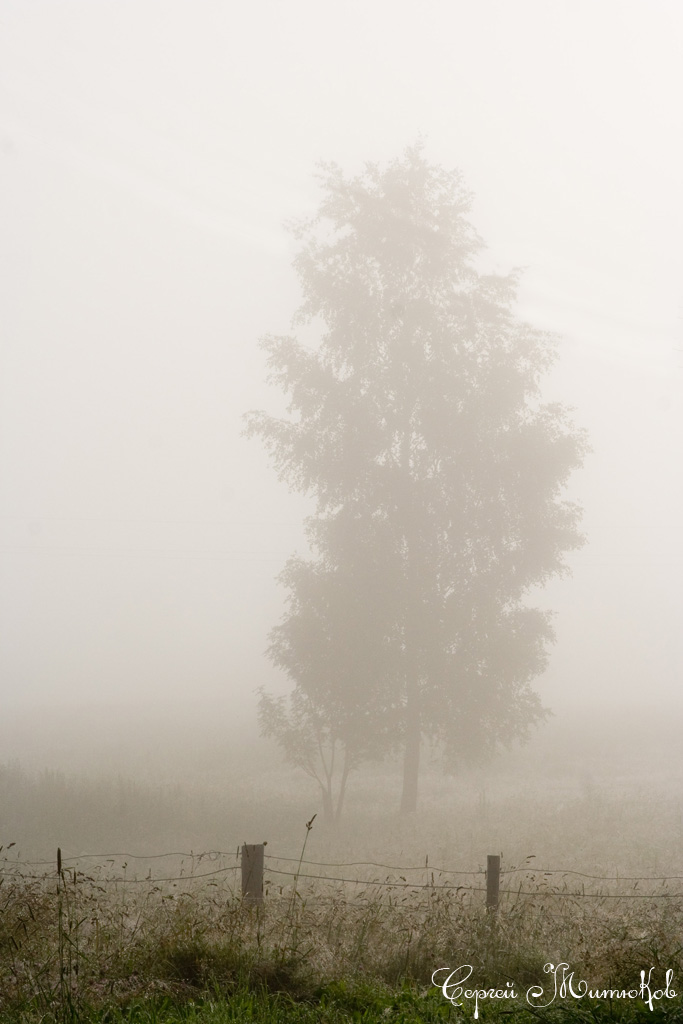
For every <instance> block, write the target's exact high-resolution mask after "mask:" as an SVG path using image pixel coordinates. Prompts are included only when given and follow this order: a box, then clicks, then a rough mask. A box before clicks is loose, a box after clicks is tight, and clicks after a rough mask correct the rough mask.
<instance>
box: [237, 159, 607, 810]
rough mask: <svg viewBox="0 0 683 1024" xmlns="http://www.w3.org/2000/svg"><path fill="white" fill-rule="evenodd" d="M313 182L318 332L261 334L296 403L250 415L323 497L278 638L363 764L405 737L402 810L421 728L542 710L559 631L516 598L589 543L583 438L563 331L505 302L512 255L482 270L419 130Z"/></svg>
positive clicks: (449, 749) (465, 742)
mask: <svg viewBox="0 0 683 1024" xmlns="http://www.w3.org/2000/svg"><path fill="white" fill-rule="evenodd" d="M321 184H322V189H323V200H322V202H321V205H320V208H319V210H318V213H317V214H316V216H315V217H313V218H311V219H309V220H307V221H303V222H301V223H299V224H298V225H297V227H296V229H295V234H296V237H297V239H298V241H299V243H300V249H299V253H298V255H297V257H296V259H295V262H294V266H295V269H296V271H297V273H298V277H299V280H300V283H301V287H302V290H303V304H302V306H301V308H300V310H299V311H298V313H297V315H296V317H295V319H294V324H293V326H294V327H304V328H305V329H306V330H307V332H308V333H309V334H310V335H313V336H315V338H316V343H315V345H314V347H313V348H308V347H306V346H304V345H303V344H302V343H300V342H299V341H298V340H297V339H296V338H295V337H293V336H286V337H267V338H265V339H264V341H263V345H264V347H265V350H266V352H267V358H268V366H269V372H270V379H271V381H272V382H273V383H274V384H275V385H277V386H278V387H280V388H281V389H282V390H283V391H284V392H285V393H286V394H287V396H288V399H289V406H288V415H287V417H285V418H274V417H270V416H268V415H266V414H265V413H263V412H261V413H252V414H250V415H249V420H248V431H249V432H251V433H252V434H257V435H259V436H260V437H261V438H262V439H263V441H264V442H265V444H266V446H267V448H268V450H269V451H270V453H271V456H272V459H273V462H274V465H275V467H276V469H277V471H278V473H279V475H280V478H281V479H282V480H283V481H285V482H287V483H288V484H289V485H290V486H292V487H294V488H296V489H297V490H299V491H303V492H306V493H309V494H312V495H314V496H315V499H316V510H315V513H314V515H313V516H312V517H311V518H310V520H309V521H308V523H307V530H308V537H309V540H310V544H311V548H312V550H313V552H314V557H313V558H311V559H309V560H304V559H300V558H297V559H294V560H292V561H291V562H290V563H288V565H287V567H286V569H285V572H284V573H283V576H282V582H283V583H284V585H285V586H286V587H287V588H288V590H289V593H290V604H289V609H288V612H287V614H286V616H285V618H284V620H283V622H282V623H281V624H280V625H279V626H278V627H276V629H275V630H274V631H273V634H272V636H271V647H270V655H271V657H272V659H273V660H274V662H275V663H276V664H277V665H279V666H280V667H281V668H283V669H284V670H285V671H286V672H287V674H288V675H289V676H290V678H291V679H292V681H293V683H294V696H295V700H297V701H299V700H304V702H305V705H306V708H307V709H308V710H307V711H306V712H305V713H303V718H304V719H305V718H306V717H307V716H309V717H310V721H313V719H314V717H315V715H323V717H324V719H325V721H326V722H327V723H328V725H327V728H329V729H330V730H332V732H333V733H334V734H335V736H336V737H337V739H338V740H339V742H340V743H341V745H342V746H343V747H344V748H345V749H346V750H347V751H348V753H349V756H350V758H351V761H352V762H353V763H354V764H356V763H358V762H359V761H360V760H362V759H363V758H364V757H367V756H368V755H369V753H370V752H371V751H372V750H373V749H374V750H376V751H379V750H380V749H383V748H385V747H386V746H387V745H389V744H398V745H400V746H401V748H402V749H403V751H404V788H403V800H402V806H403V808H404V809H406V810H410V809H413V808H414V807H415V805H416V800H417V778H418V770H419V757H420V740H421V737H425V736H426V737H429V738H431V739H432V740H434V741H436V742H438V743H439V744H440V745H441V746H442V748H443V750H444V752H445V753H446V755H447V757H451V758H454V757H457V756H459V755H463V754H464V755H467V756H472V755H473V753H475V752H477V751H478V752H481V751H484V750H489V749H492V748H494V747H495V746H496V744H497V743H499V742H500V741H504V740H510V739H512V738H514V737H520V738H523V737H524V736H525V735H526V734H527V732H528V730H529V728H530V727H531V726H533V725H534V724H535V723H537V722H538V721H539V720H540V719H541V718H542V717H543V715H544V710H543V708H542V705H541V703H540V700H539V698H538V696H537V694H536V693H535V692H534V691H533V689H532V688H531V685H530V684H531V681H532V680H533V679H534V678H535V677H536V676H538V674H539V673H540V672H542V671H543V669H544V667H545V665H546V660H547V650H548V645H549V644H550V643H551V641H552V639H553V632H552V628H551V624H550V619H549V615H548V613H545V612H542V611H540V610H538V609H535V608H530V607H527V606H526V604H525V603H524V598H525V595H527V594H528V592H529V591H530V589H531V588H533V587H537V586H539V585H543V584H544V583H546V582H547V581H548V580H549V579H551V578H552V577H554V576H557V575H562V574H564V573H565V572H566V571H567V568H566V563H565V554H566V552H567V551H569V550H571V549H573V548H576V547H578V546H580V544H581V543H582V537H581V535H580V533H579V530H578V527H579V520H580V510H579V508H578V507H577V506H576V505H575V504H573V503H572V502H570V501H568V500H566V498H565V496H564V488H565V485H566V483H567V480H568V478H569V476H570V474H571V473H572V471H573V470H575V469H576V468H577V467H578V466H580V465H581V463H582V460H583V457H584V454H585V452H586V450H587V444H586V439H585V436H584V435H583V433H582V432H580V431H577V430H576V429H575V428H574V427H573V425H572V423H571V421H570V419H569V417H568V414H567V412H566V410H565V409H564V408H563V407H561V406H560V405H558V404H547V403H544V402H543V401H542V397H541V391H540V384H541V380H542V378H543V375H544V374H545V373H546V372H547V371H548V369H549V368H550V366H551V365H552V363H553V360H554V359H555V357H556V350H557V345H556V341H555V339H554V338H553V337H552V336H550V335H549V334H548V333H546V332H543V331H539V330H537V329H535V328H534V327H532V326H531V325H529V324H527V323H525V322H523V321H521V320H520V319H519V318H518V317H517V316H516V315H515V313H514V310H513V306H514V302H515V298H516V287H517V282H518V275H517V273H516V272H513V273H511V274H509V275H506V276H501V275H493V274H486V273H483V272H482V271H481V269H480V265H479V264H480V253H481V250H482V248H483V243H482V241H481V239H480V238H479V236H478V235H477V233H476V232H475V230H474V228H473V227H472V225H471V223H470V221H469V219H468V215H469V211H470V206H471V195H470V193H469V192H468V191H467V189H466V188H465V186H464V184H463V181H462V178H461V176H460V174H459V173H458V172H451V171H446V170H444V169H442V168H440V167H435V166H432V165H430V164H429V163H428V162H427V161H426V160H425V158H424V156H423V154H422V151H421V148H420V147H413V148H411V149H409V150H407V151H406V152H405V153H404V154H403V156H402V157H401V158H399V159H396V160H395V161H393V162H392V163H391V164H389V165H388V166H387V167H385V168H380V167H378V166H375V165H368V166H367V167H366V168H365V171H364V173H363V174H361V175H360V176H358V177H355V178H351V179H348V178H346V177H345V176H344V174H343V173H342V171H341V170H340V169H339V168H338V167H337V166H336V165H334V164H330V165H324V166H323V168H322V171H321ZM264 700H265V701H266V704H265V705H264V707H265V708H266V709H268V708H270V709H271V710H272V704H271V705H269V704H268V703H267V701H268V698H265V697H264ZM301 706H303V705H300V707H301ZM281 710H283V713H284V709H283V708H281ZM270 721H271V722H272V721H273V718H272V716H271V718H270ZM302 721H303V719H300V720H299V725H300V726H301V723H302ZM293 724H294V723H293V721H290V726H291V725H293ZM272 731H277V730H275V729H273V730H272ZM286 733H287V727H286V724H285V720H284V719H283V718H281V719H280V733H279V735H280V737H281V739H283V740H284V737H285V734H286ZM289 735H290V740H291V737H292V735H293V734H292V731H291V729H290V734H289Z"/></svg>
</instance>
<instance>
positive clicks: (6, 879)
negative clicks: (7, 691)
mask: <svg viewBox="0 0 683 1024" xmlns="http://www.w3.org/2000/svg"><path fill="white" fill-rule="evenodd" d="M655 738H656V737H655ZM641 739H642V737H641ZM619 749H621V750H622V755H621V756H616V755H615V748H614V747H612V748H610V746H609V744H608V743H606V742H602V745H601V744H600V743H598V742H595V743H593V742H589V741H586V742H585V745H584V747H583V748H582V749H578V748H576V747H574V746H571V745H568V746H567V747H566V749H563V747H562V745H561V744H560V743H557V742H555V743H548V744H546V745H545V746H543V745H540V746H538V747H537V748H536V751H535V752H532V755H533V756H527V755H522V754H514V755H511V756H510V757H509V758H508V759H507V761H506V762H505V764H504V770H500V769H499V770H497V771H496V770H495V769H480V770H470V771H463V772H462V773H461V775H460V776H459V777H457V778H456V779H452V778H447V777H445V776H444V775H443V774H442V773H441V772H440V771H439V770H438V769H437V768H436V767H433V768H431V769H430V768H429V767H428V768H427V770H426V771H425V775H424V779H423V797H422V806H421V811H420V813H419V814H417V815H414V816H412V817H411V818H409V819H405V818H401V817H399V816H398V815H397V814H395V813H394V812H393V810H392V807H393V805H394V803H395V800H394V797H395V792H394V789H395V767H394V766H392V765H386V766H379V767H377V768H375V769H373V770H372V771H369V772H367V773H366V774H365V775H362V776H359V777H358V778H357V779H355V780H354V785H353V788H352V790H351V792H350V794H349V801H348V813H347V815H346V816H345V819H344V821H343V822H342V824H341V826H340V827H338V828H331V827H328V826H326V825H325V824H324V823H323V822H321V821H320V819H317V820H316V821H315V823H314V825H313V827H312V829H310V830H307V829H306V823H307V822H309V823H310V820H311V817H312V814H313V813H314V812H315V811H316V810H318V806H317V794H316V792H315V788H314V787H312V786H309V785H308V784H307V783H306V782H304V784H302V783H301V781H300V779H299V778H298V776H296V774H295V773H293V772H289V771H288V770H283V768H282V767H281V766H280V765H279V763H278V762H277V760H276V759H275V758H271V759H270V760H268V758H265V759H264V761H263V763H262V765H261V770H260V773H259V774H258V775H257V776H256V777H254V778H252V777H250V778H249V779H246V780H245V779H244V778H241V779H238V778H237V777H235V776H230V784H229V785H227V784H226V785H225V786H223V787H222V788H221V786H219V785H216V786H213V787H212V786H208V785H207V786H205V787H204V788H202V785H203V784H202V783H201V781H200V780H197V779H194V780H192V779H188V780H187V781H186V784H185V785H184V786H183V785H180V784H179V783H177V782H175V781H174V782H173V783H169V784H168V785H166V784H162V783H158V784H147V785H145V784H142V783H141V782H139V781H135V782H132V781H127V780H126V779H125V778H123V777H122V778H120V779H116V778H114V779H111V778H110V779H97V778H87V777H85V776H80V777H76V776H73V777H70V776H66V775H62V774H60V773H58V772H57V773H54V772H53V773H40V774H34V775H31V774H30V773H28V772H26V771H24V770H23V769H21V768H20V767H19V766H18V765H16V764H14V765H6V766H4V767H2V766H0V800H1V802H2V807H3V819H2V823H1V826H2V834H1V835H0V844H4V849H2V850H0V1024H9V1022H10V1021H12V1022H14V1021H17V1022H20V1021H25V1022H26V1024H36V1022H38V1021H41V1022H43V1024H51V1022H59V1024H66V1022H67V1021H68V1022H76V1021H83V1022H85V1021H101V1022H102V1024H104V1022H111V1024H117V1022H121V1024H123V1022H124V1021H140V1022H152V1021H158V1022H160V1024H169V1022H171V1021H175V1020H177V1021H183V1022H184V1021H196V1022H204V1021H206V1022H212V1024H213V1022H214V1021H215V1022H221V1021H233V1020H235V1021H237V1020H252V1021H256V1022H259V1021H285V1022H288V1021H291V1022H292V1024H298V1022H302V1024H303V1022H308V1021H330V1022H336V1021H340V1022H342V1021H344V1022H345V1021H375V1020H377V1021H404V1022H406V1024H408V1022H413V1021H414V1022H416V1024H417V1022H425V1024H426V1022H428V1021H429V1022H432V1021H441V1020H455V1019H465V1020H470V1019H473V1012H474V1007H473V1005H471V1002H470V1003H466V1005H465V1006H464V1007H463V1008H461V1009H458V1010H456V1009H455V1008H453V1007H451V1006H450V1005H449V1004H448V1003H447V1002H446V1000H445V999H444V997H443V995H442V994H441V992H440V991H439V990H438V989H437V988H435V987H434V986H433V985H432V984H431V976H432V972H433V971H434V970H435V969H436V968H439V967H443V966H453V967H455V966H458V965H461V964H470V965H472V967H473V971H474V978H475V979H476V983H477V984H478V985H482V986H486V987H488V986H489V985H504V984H505V983H506V982H512V983H513V984H514V985H515V986H516V987H517V988H518V989H519V991H520V992H521V993H524V992H526V989H527V988H528V987H529V986H530V985H533V984H543V983H544V982H545V983H546V984H547V980H548V978H547V974H545V973H544V965H545V964H546V963H548V962H553V963H558V962H560V961H564V962H567V963H569V964H570V965H571V968H572V969H573V970H574V972H575V976H576V978H578V979H586V980H587V981H588V982H589V983H590V984H592V985H595V986H597V987H599V988H605V987H620V986H629V987H630V986H632V985H633V984H634V983H635V982H637V981H638V979H639V975H640V971H641V970H642V969H646V970H649V968H650V967H652V968H654V970H655V976H656V978H657V979H658V982H660V983H661V981H662V980H663V977H664V973H665V972H666V970H667V969H670V970H672V971H673V972H674V982H675V984H674V988H676V989H677V990H678V987H680V986H681V985H683V963H682V961H683V897H681V896H679V895H678V894H679V893H683V814H682V803H681V792H683V787H682V786H681V779H680V772H679V771H678V768H677V766H676V764H675V763H674V762H673V759H672V757H671V751H673V750H676V749H677V747H675V746H674V745H669V747H668V750H667V749H666V745H665V744H662V743H659V742H657V743H655V742H653V743H652V744H651V745H650V746H649V747H648V748H647V749H644V748H642V749H641V748H637V747H633V748H632V747H631V746H628V744H622V746H621V747H620V748H619ZM632 750H633V752H631V751H632ZM571 752H573V757H570V756H569V754H570V753H571ZM525 758H526V759H525ZM606 766H607V768H608V769H609V770H606ZM266 839H267V840H268V846H267V847H266V856H267V860H266V869H267V870H266V889H267V895H266V900H265V904H264V906H263V908H261V909H259V908H257V907H253V906H251V907H250V906H248V905H245V904H244V903H243V902H242V900H241V898H240V896H239V894H238V893H237V891H236V890H237V887H238V882H239V876H238V871H237V861H236V858H235V855H236V851H237V849H238V847H239V845H240V844H241V843H242V842H245V841H246V842H259V841H263V840H266ZM304 839H305V840H306V843H307V845H306V848H305V859H304V861H303V863H301V864H299V861H300V858H301V853H302V846H303V843H304ZM10 842H13V843H14V844H16V845H13V846H11V847H9V846H8V844H9V843H10ZM58 845H59V846H61V847H62V848H63V851H64V854H65V864H64V867H63V871H62V873H61V875H59V876H57V871H56V863H55V854H56V848H57V846H58ZM182 850H185V851H186V853H185V854H184V855H183V854H180V853H179V854H177V855H176V856H169V857H164V858H158V859H155V856H154V855H156V854H161V853H166V852H167V851H182ZM202 850H213V851H216V850H222V851H223V853H222V854H219V853H216V852H214V853H210V854H202V853H199V852H197V851H202ZM109 851H114V853H113V854H112V855H111V856H103V857H102V858H99V859H98V858H87V857H84V856H83V855H84V854H86V853H101V854H108V853H109ZM191 851H195V852H194V853H192V852H191ZM499 852H502V853H503V861H502V867H503V875H502V879H501V888H502V896H501V904H500V908H499V910H498V912H497V913H496V914H494V915H492V914H490V913H487V912H486V910H485V906H484V892H483V889H484V885H485V881H484V877H483V873H482V872H483V868H484V867H485V864H486V855H487V854H490V853H499ZM128 854H136V855H137V856H136V857H131V856H128ZM67 858H71V859H67ZM27 861H45V862H46V863H43V864H40V863H38V864H33V863H32V864H28V863H26V862H27ZM357 862H364V863H360V864H359V863H357ZM367 862H372V863H367ZM458 871H462V872H464V874H463V875H456V874H453V872H458ZM575 872H579V873H580V874H576V873H575ZM297 875H298V877H295V876H297ZM308 875H318V876H321V875H323V876H331V877H328V878H322V879H321V878H315V879H314V878H309V877H307V876H308ZM586 876H597V877H586ZM677 876H680V877H677ZM339 878H351V879H354V880H355V881H354V882H342V881H337V880H335V879H339ZM163 879H171V880H168V881H164V880H163ZM452 886H455V887H452ZM480 1019H482V1020H500V1021H501V1022H502V1021H503V1019H504V1020H505V1021H506V1022H514V1021H515V1020H517V1019H519V1020H522V1019H523V1020H526V1021H546V1022H548V1024H555V1022H560V1021H568V1020H577V1021H584V1020H585V1021H588V1020H591V1021H597V1022H601V1021H603V1020H605V1021H606V1020H611V1021H623V1022H625V1024H626V1022H630V1021H640V1020H646V1019H647V1020H655V1019H666V1020H683V1010H682V1009H681V1004H680V1000H676V1001H673V1002H671V1003H667V1004H666V1005H665V1006H663V1007H658V1008H657V1009H656V1010H655V1011H653V1012H651V1011H650V1010H649V1009H648V1008H647V1007H646V1006H644V1004H643V1003H642V1001H639V1000H637V1001H631V1002H618V1001H616V1002H615V1001H612V1002H611V1003H610V1002H609V1001H606V1000H598V1001H593V1002H592V1003H591V1002H590V1001H588V1000H584V1001H577V1000H569V1001H567V1002H566V1005H558V1004H557V1002H556V1003H554V1004H553V1005H551V1006H550V1007H549V1008H547V1009H546V1010H539V1009H538V1008H534V1010H533V1012H532V1011H531V1010H530V1009H528V1007H526V1006H525V1005H524V1001H523V999H521V1000H518V1001H516V1002H515V1003H514V1004H512V1005H509V1004H508V1005H500V1004H496V1003H493V1002H491V1003H488V1004H485V1005H484V1006H483V1008H482V1009H481V1011H480Z"/></svg>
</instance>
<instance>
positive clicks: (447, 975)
mask: <svg viewBox="0 0 683 1024" xmlns="http://www.w3.org/2000/svg"><path fill="white" fill-rule="evenodd" d="M543 970H544V971H545V973H546V974H548V975H550V977H549V978H548V983H547V984H546V985H530V986H529V988H528V989H527V990H526V992H522V991H521V990H520V991H519V992H518V991H517V990H516V989H515V985H514V982H511V981H507V982H506V983H505V986H504V987H503V988H495V987H493V988H481V987H479V986H477V985H475V984H474V983H473V982H472V981H471V980H470V979H471V978H472V975H473V973H474V968H473V967H472V966H471V965H470V964H462V965H461V966H460V967H455V968H451V967H439V969H438V970H436V971H434V973H433V974H432V984H433V985H436V986H437V988H440V989H441V991H442V993H443V995H444V998H445V999H447V1000H448V1002H449V1003H452V1004H453V1006H464V1004H465V1002H470V1003H473V1004H474V1019H475V1020H477V1019H478V1017H479V1007H480V1005H481V1004H483V1003H484V1002H485V1001H486V1000H502V999H519V998H520V997H522V996H523V997H524V998H525V999H526V1002H527V1003H528V1005H529V1006H532V1007H534V1008H536V1009H545V1008H546V1007H547V1006H550V1005H551V1004H552V1003H554V1002H555V1000H556V999H558V1000H561V999H594V1000H595V999H608V1000H612V999H640V1000H641V1001H642V1002H643V1003H645V1005H646V1006H648V1007H649V1008H650V1010H654V1009H655V1006H657V1005H658V1004H659V1003H661V1001H662V1000H663V999H675V998H676V992H674V990H673V988H672V984H673V971H671V970H669V971H667V972H666V974H665V976H664V987H657V983H656V980H655V979H654V978H653V974H654V970H655V969H654V967H650V969H649V970H647V971H641V972H640V982H639V983H638V984H636V985H634V986H633V987H632V988H599V987H596V988H594V987H592V986H590V985H589V984H588V982H587V981H584V980H583V979H577V978H576V977H575V976H574V971H573V970H572V969H571V967H570V966H569V964H566V963H560V964H551V963H547V964H545V965H544V966H543Z"/></svg>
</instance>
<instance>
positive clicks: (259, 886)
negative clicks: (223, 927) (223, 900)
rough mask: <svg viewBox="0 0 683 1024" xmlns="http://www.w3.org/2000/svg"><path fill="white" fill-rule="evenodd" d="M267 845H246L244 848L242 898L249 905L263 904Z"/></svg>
mask: <svg viewBox="0 0 683 1024" xmlns="http://www.w3.org/2000/svg"><path fill="white" fill-rule="evenodd" d="M264 849H265V843H245V844H244V846H243V847H242V898H243V899H244V900H245V901H246V902H247V903H263V855H264Z"/></svg>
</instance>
